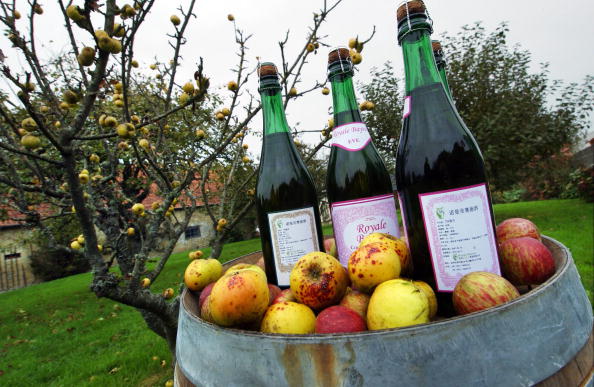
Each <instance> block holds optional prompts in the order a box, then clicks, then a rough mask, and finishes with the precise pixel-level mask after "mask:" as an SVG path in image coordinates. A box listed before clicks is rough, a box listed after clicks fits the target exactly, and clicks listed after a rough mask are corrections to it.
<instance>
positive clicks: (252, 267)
mask: <svg viewBox="0 0 594 387" xmlns="http://www.w3.org/2000/svg"><path fill="white" fill-rule="evenodd" d="M244 269H248V270H255V271H256V272H258V273H260V274H262V275H263V276H264V278H266V272H265V271H264V269H262V268H261V267H260V266H259V265H252V264H249V263H238V264H235V265H233V266H231V267H230V268H228V269H227V270H226V271H225V275H226V274H228V273H232V272H234V271H237V270H244Z"/></svg>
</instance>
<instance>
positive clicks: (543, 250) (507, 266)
mask: <svg viewBox="0 0 594 387" xmlns="http://www.w3.org/2000/svg"><path fill="white" fill-rule="evenodd" d="M499 258H500V259H501V269H502V271H503V275H504V276H505V278H507V279H508V280H509V281H510V282H511V283H512V284H514V285H538V284H541V283H543V282H544V281H546V280H547V279H549V278H550V277H551V276H552V275H553V274H555V260H554V259H553V255H552V254H551V252H550V251H549V249H547V247H546V246H545V245H544V244H542V243H541V242H539V241H537V240H536V239H533V238H529V237H522V238H513V239H508V240H506V241H504V242H502V243H500V244H499Z"/></svg>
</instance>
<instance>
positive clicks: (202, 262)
mask: <svg viewBox="0 0 594 387" xmlns="http://www.w3.org/2000/svg"><path fill="white" fill-rule="evenodd" d="M222 274H223V265H221V263H220V262H219V260H218V259H214V258H208V259H194V260H193V261H191V262H190V264H189V265H188V266H187V267H186V271H185V272H184V283H185V284H186V286H187V287H188V289H190V290H194V291H200V290H202V289H204V288H205V287H206V285H208V284H210V283H211V282H215V281H216V280H218V279H219V278H221V275H222Z"/></svg>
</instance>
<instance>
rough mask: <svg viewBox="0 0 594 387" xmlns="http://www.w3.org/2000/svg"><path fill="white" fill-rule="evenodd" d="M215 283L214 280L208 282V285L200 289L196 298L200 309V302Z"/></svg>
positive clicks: (202, 302) (202, 301) (201, 302)
mask: <svg viewBox="0 0 594 387" xmlns="http://www.w3.org/2000/svg"><path fill="white" fill-rule="evenodd" d="M215 283H216V282H211V283H209V284H208V285H206V287H205V288H204V289H202V292H200V298H199V299H198V306H199V307H200V308H201V309H202V304H204V301H205V300H206V297H208V295H209V294H210V292H211V291H212V287H213V286H214V284H215Z"/></svg>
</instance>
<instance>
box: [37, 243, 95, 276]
mask: <svg viewBox="0 0 594 387" xmlns="http://www.w3.org/2000/svg"><path fill="white" fill-rule="evenodd" d="M90 269H91V267H90V266H89V262H88V261H87V260H86V259H85V257H84V256H83V255H82V254H72V253H69V252H67V251H60V250H55V249H48V250H43V249H39V250H35V251H33V252H32V253H31V270H32V271H33V274H35V278H37V279H41V280H43V281H50V280H53V279H57V278H62V277H67V276H69V275H73V274H79V273H85V272H87V271H89V270H90Z"/></svg>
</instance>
